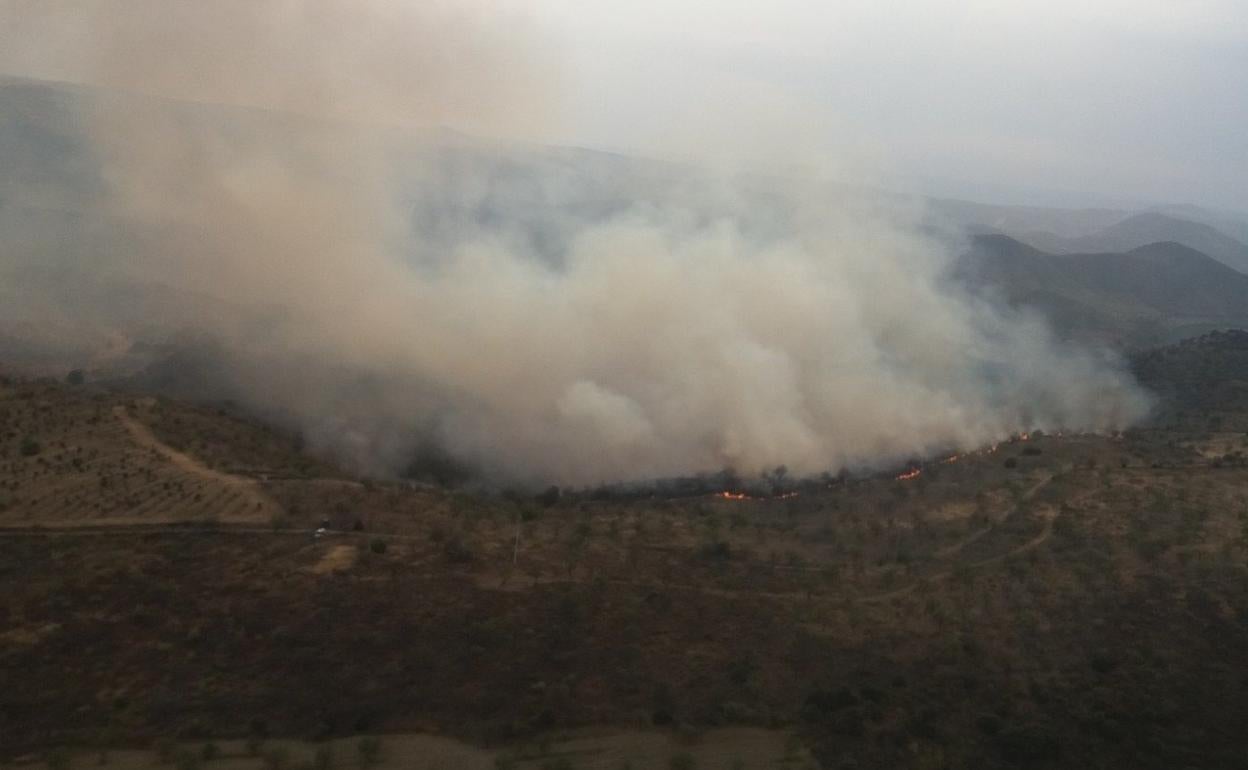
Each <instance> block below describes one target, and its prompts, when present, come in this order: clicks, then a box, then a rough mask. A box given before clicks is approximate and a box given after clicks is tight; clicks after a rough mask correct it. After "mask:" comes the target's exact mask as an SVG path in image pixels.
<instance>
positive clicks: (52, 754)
mask: <svg viewBox="0 0 1248 770" xmlns="http://www.w3.org/2000/svg"><path fill="white" fill-rule="evenodd" d="M44 761H45V762H46V763H47V765H48V770H68V768H69V752H68V751H66V750H65V749H53V750H52V751H49V752H48V755H47V756H46V757H44Z"/></svg>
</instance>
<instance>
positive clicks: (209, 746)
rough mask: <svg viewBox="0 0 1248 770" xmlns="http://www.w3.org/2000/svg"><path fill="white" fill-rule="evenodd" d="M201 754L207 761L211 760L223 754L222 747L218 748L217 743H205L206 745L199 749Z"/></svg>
mask: <svg viewBox="0 0 1248 770" xmlns="http://www.w3.org/2000/svg"><path fill="white" fill-rule="evenodd" d="M199 756H200V757H202V758H203V760H204V761H205V762H211V761H212V760H214V759H216V758H217V757H219V756H221V749H220V748H218V747H217V744H215V743H205V744H204V747H203V748H202V749H200V751H199Z"/></svg>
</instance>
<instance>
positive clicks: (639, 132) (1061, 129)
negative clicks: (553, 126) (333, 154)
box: [529, 0, 1248, 210]
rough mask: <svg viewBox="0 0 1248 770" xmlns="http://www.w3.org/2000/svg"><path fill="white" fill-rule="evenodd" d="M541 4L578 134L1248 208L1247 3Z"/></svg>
mask: <svg viewBox="0 0 1248 770" xmlns="http://www.w3.org/2000/svg"><path fill="white" fill-rule="evenodd" d="M529 7H530V8H531V9H533V10H532V12H533V13H534V14H535V15H536V16H537V18H538V20H539V21H540V22H541V24H542V25H543V26H545V27H546V28H547V29H548V31H549V32H550V33H551V35H552V45H555V46H557V47H558V49H559V51H558V53H559V55H560V56H563V57H566V58H567V59H568V60H569V61H570V63H571V66H568V67H565V68H562V71H563V72H564V73H565V78H566V82H565V83H564V84H563V85H564V93H565V95H566V100H565V102H564V106H565V108H566V110H567V116H568V119H567V121H566V122H565V123H564V124H562V125H561V127H560V131H561V134H562V136H561V138H562V139H564V140H567V141H573V142H578V143H583V144H589V145H594V146H604V147H617V148H620V149H627V150H633V151H643V152H654V153H660V154H671V153H674V152H675V153H682V152H683V153H690V154H703V155H711V156H713V157H721V158H726V157H751V158H752V159H754V160H762V161H764V162H770V163H793V162H799V161H800V160H803V159H810V158H814V159H816V160H817V161H818V162H819V163H821V164H826V165H829V166H831V167H832V168H834V169H835V168H840V167H849V170H850V171H867V172H869V173H874V174H884V175H885V176H886V178H896V179H899V180H911V181H912V182H914V183H915V184H918V185H926V186H928V187H929V188H932V189H933V190H934V191H936V192H941V193H945V194H964V195H968V196H976V197H984V198H992V197H1002V196H1010V195H1011V194H1013V197H1017V198H1019V199H1020V200H1024V199H1031V200H1033V201H1035V200H1043V201H1045V202H1056V199H1060V198H1063V197H1067V198H1069V201H1070V202H1071V203H1074V204H1094V203H1097V202H1110V201H1163V202H1194V203H1200V204H1204V205H1211V206H1223V207H1228V208H1235V209H1240V210H1244V209H1248V185H1246V184H1245V181H1244V179H1245V175H1246V172H1248V2H1243V0H1009V2H1005V1H1003V0H908V1H906V2H902V1H900V0H834V1H828V0H770V1H769V2H761V1H753V2H747V0H716V1H715V2H710V1H709V0H631V1H630V2H619V1H617V0H534V2H533V3H532V4H530V5H529ZM1016 188H1017V189H1016ZM1028 190H1030V191H1031V193H1030V194H1028V193H1027V191H1028ZM1045 191H1055V192H1057V193H1059V195H1047V194H1045ZM1062 192H1069V193H1071V194H1070V195H1069V196H1063V195H1061V194H1060V193H1062Z"/></svg>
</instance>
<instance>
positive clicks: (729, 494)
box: [711, 490, 799, 500]
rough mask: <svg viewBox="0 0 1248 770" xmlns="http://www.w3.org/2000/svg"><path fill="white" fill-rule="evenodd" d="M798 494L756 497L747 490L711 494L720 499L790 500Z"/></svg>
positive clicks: (786, 493)
mask: <svg viewBox="0 0 1248 770" xmlns="http://www.w3.org/2000/svg"><path fill="white" fill-rule="evenodd" d="M798 494H799V493H798V492H784V493H782V494H779V495H773V496H772V497H754V496H753V495H749V494H746V493H745V492H729V491H727V490H725V491H723V492H716V493H715V494H713V495H711V496H712V497H718V498H719V499H720V500H788V499H789V498H791V497H797V496H798Z"/></svg>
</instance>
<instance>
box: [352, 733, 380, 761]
mask: <svg viewBox="0 0 1248 770" xmlns="http://www.w3.org/2000/svg"><path fill="white" fill-rule="evenodd" d="M355 748H356V750H357V751H359V753H360V766H361V767H372V766H373V765H375V764H377V763H378V762H379V761H381V739H380V738H378V737H376V736H373V735H369V736H365V737H363V738H361V739H360V742H359V743H358V744H356V746H355Z"/></svg>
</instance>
